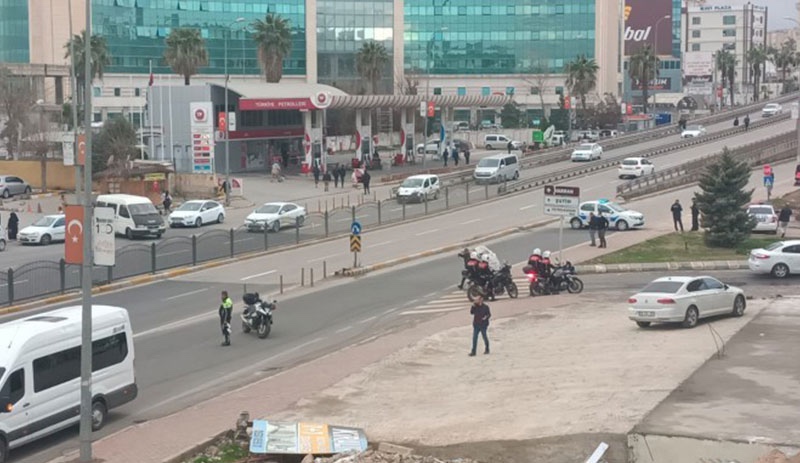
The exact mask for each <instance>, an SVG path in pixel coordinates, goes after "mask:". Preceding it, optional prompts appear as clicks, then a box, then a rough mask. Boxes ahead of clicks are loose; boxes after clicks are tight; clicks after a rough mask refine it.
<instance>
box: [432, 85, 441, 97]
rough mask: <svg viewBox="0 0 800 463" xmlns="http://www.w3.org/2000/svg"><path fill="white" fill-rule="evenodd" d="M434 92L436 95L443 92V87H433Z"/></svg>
mask: <svg viewBox="0 0 800 463" xmlns="http://www.w3.org/2000/svg"><path fill="white" fill-rule="evenodd" d="M433 94H434V95H441V94H442V87H433Z"/></svg>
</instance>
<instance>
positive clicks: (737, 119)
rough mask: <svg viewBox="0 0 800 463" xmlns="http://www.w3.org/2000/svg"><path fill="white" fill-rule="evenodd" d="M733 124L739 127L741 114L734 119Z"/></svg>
mask: <svg viewBox="0 0 800 463" xmlns="http://www.w3.org/2000/svg"><path fill="white" fill-rule="evenodd" d="M733 126H734V127H739V116H736V117H735V118H734V119H733Z"/></svg>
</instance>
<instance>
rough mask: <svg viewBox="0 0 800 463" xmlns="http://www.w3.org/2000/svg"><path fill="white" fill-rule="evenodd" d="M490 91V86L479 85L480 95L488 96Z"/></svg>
mask: <svg viewBox="0 0 800 463" xmlns="http://www.w3.org/2000/svg"><path fill="white" fill-rule="evenodd" d="M491 93H492V89H491V87H481V95H483V96H489V95H490V94H491Z"/></svg>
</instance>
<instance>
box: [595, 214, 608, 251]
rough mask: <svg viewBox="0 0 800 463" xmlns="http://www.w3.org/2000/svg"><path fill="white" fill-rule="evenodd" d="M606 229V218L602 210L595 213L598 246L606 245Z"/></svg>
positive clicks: (604, 246) (603, 246)
mask: <svg viewBox="0 0 800 463" xmlns="http://www.w3.org/2000/svg"><path fill="white" fill-rule="evenodd" d="M607 230H608V219H607V218H605V217H603V213H602V212H598V213H597V237H598V238H600V245H599V246H598V247H599V248H606V247H608V245H607V243H606V231H607Z"/></svg>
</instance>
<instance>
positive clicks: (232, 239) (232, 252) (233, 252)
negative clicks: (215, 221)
mask: <svg viewBox="0 0 800 463" xmlns="http://www.w3.org/2000/svg"><path fill="white" fill-rule="evenodd" d="M235 233H236V232H235V231H234V229H233V228H231V232H230V236H231V258H233V256H235V255H236V252H235V250H234V249H233V242H234V234H235Z"/></svg>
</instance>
